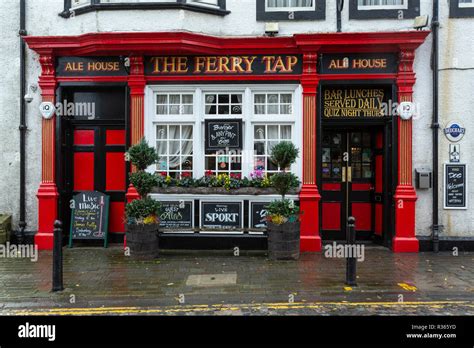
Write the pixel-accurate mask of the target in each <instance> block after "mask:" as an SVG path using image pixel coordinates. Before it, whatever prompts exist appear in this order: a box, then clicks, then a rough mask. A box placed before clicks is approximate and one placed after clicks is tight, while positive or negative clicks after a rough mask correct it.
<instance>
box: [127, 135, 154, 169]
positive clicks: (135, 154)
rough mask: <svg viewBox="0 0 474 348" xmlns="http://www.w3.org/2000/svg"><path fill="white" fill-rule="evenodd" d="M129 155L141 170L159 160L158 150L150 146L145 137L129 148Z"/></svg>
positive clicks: (131, 160)
mask: <svg viewBox="0 0 474 348" xmlns="http://www.w3.org/2000/svg"><path fill="white" fill-rule="evenodd" d="M128 155H129V158H130V162H132V164H133V165H134V166H135V167H137V169H138V170H139V171H143V170H145V169H147V168H148V167H149V166H151V165H152V164H154V163H156V162H157V161H158V154H157V153H156V150H155V149H154V148H153V147H151V146H149V145H148V144H147V142H146V141H145V139H142V140H141V141H140V143H138V144H137V145H134V146H132V147H131V148H130V149H129V150H128Z"/></svg>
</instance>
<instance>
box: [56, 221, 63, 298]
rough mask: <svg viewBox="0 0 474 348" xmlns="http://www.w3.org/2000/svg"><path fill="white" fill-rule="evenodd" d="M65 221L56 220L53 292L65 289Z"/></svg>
mask: <svg viewBox="0 0 474 348" xmlns="http://www.w3.org/2000/svg"><path fill="white" fill-rule="evenodd" d="M63 290H64V287H63V223H62V222H61V221H59V220H56V221H55V222H54V249H53V292H56V291H63Z"/></svg>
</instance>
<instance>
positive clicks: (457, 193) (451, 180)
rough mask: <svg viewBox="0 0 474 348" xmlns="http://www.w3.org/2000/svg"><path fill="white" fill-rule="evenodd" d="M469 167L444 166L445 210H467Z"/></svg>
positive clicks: (457, 165)
mask: <svg viewBox="0 0 474 348" xmlns="http://www.w3.org/2000/svg"><path fill="white" fill-rule="evenodd" d="M467 199H468V198H467V165H466V164H450V163H449V164H448V163H445V164H444V209H467Z"/></svg>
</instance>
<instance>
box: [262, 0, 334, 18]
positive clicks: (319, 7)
mask: <svg viewBox="0 0 474 348" xmlns="http://www.w3.org/2000/svg"><path fill="white" fill-rule="evenodd" d="M256 7H257V21H294V20H324V19H326V0H314V4H313V7H314V8H313V9H310V10H309V9H307V8H303V9H301V10H300V9H299V8H298V7H291V8H290V9H289V10H283V9H281V10H267V0H256Z"/></svg>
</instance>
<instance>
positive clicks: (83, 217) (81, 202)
mask: <svg viewBox="0 0 474 348" xmlns="http://www.w3.org/2000/svg"><path fill="white" fill-rule="evenodd" d="M71 210H72V212H71V231H70V234H69V247H72V241H73V240H74V239H83V240H84V239H103V240H104V248H106V247H107V237H108V236H107V230H108V221H109V197H108V196H106V195H104V194H103V193H100V192H97V191H86V192H80V193H78V194H77V195H75V196H74V197H73V199H72V200H71Z"/></svg>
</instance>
